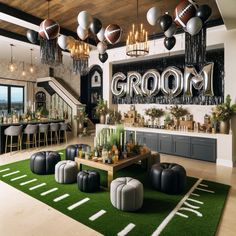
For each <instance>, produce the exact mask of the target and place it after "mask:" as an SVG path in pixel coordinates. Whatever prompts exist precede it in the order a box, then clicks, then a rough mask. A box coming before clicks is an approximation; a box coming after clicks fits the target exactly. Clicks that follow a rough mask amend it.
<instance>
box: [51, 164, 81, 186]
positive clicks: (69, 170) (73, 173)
mask: <svg viewBox="0 0 236 236" xmlns="http://www.w3.org/2000/svg"><path fill="white" fill-rule="evenodd" d="M77 174H78V166H77V164H76V162H75V161H70V160H69V161H60V162H58V163H57V164H56V166H55V180H56V182H58V183H60V184H71V183H75V182H76V178H77Z"/></svg>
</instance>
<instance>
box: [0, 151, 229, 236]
mask: <svg viewBox="0 0 236 236" xmlns="http://www.w3.org/2000/svg"><path fill="white" fill-rule="evenodd" d="M61 155H62V157H63V156H64V152H61ZM25 175H26V176H25ZM101 175H102V176H101V177H102V180H103V181H106V177H105V173H104V172H101ZM22 176H23V177H22ZM117 176H131V177H134V178H136V179H139V180H140V181H141V182H142V183H143V184H144V202H143V207H142V208H141V209H140V210H139V211H137V212H133V213H130V212H122V211H119V210H117V209H116V208H114V207H113V206H112V204H111V203H110V198H109V192H108V191H107V190H101V191H100V192H97V193H83V192H80V191H79V190H78V188H77V184H67V185H65V184H58V183H56V182H55V180H54V175H36V174H33V173H32V172H31V171H30V168H29V160H24V161H19V162H15V163H12V164H8V165H4V166H0V180H2V181H3V182H5V183H7V184H9V185H11V186H13V187H15V188H17V189H19V190H20V191H22V192H24V193H26V194H28V195H30V196H32V197H34V198H36V199H38V200H39V201H41V202H44V203H46V204H47V205H49V206H51V207H53V208H55V209H57V210H58V211H60V212H62V213H64V214H65V215H67V216H69V217H72V218H73V219H75V220H77V221H79V222H81V223H83V224H85V225H87V226H89V227H90V228H92V229H94V230H96V231H98V232H100V233H102V234H104V235H108V236H111V235H117V234H118V233H119V232H123V229H125V228H126V229H127V230H130V231H129V233H128V235H138V236H139V235H140V236H145V235H152V234H153V235H158V234H159V233H160V235H191V236H193V235H204V236H205V235H214V234H215V232H216V230H217V225H218V223H219V220H220V217H221V214H222V210H223V208H224V204H225V201H226V197H227V194H228V191H229V186H228V185H224V184H220V183H215V182H210V181H205V180H202V181H201V180H199V179H196V178H192V177H188V178H187V187H186V190H185V192H184V193H183V194H181V195H167V194H164V193H160V192H157V191H154V190H152V188H151V187H150V186H149V182H148V176H147V174H146V172H145V171H144V170H143V169H142V168H141V167H140V166H139V165H134V166H130V167H129V168H126V169H124V170H122V171H120V172H118V173H117ZM32 179H36V180H35V181H34V182H28V183H27V184H25V185H22V183H25V182H27V181H30V180H32ZM42 183H45V184H46V185H42V186H41V187H39V188H36V189H33V190H30V188H32V187H34V186H36V185H39V184H42ZM54 188H58V189H56V190H54V191H52V192H49V193H48V194H46V195H44V196H42V195H41V193H43V192H47V191H48V190H51V189H54ZM191 191H192V193H191V194H190V192H191ZM65 194H69V196H68V197H66V198H64V199H61V200H60V201H57V202H55V201H54V199H56V198H58V197H60V196H62V195H65ZM65 196H67V195H65ZM82 199H86V200H88V199H89V200H88V201H87V202H85V203H84V204H82V205H80V206H78V207H76V208H74V209H73V210H68V209H67V207H69V206H71V205H73V204H74V203H76V202H78V201H80V200H82ZM101 210H103V211H101ZM100 211H101V213H104V214H102V215H101V216H100V217H98V218H97V219H96V220H94V221H91V220H90V219H89V218H90V217H91V216H93V215H94V214H96V213H98V212H100ZM127 226H128V227H127ZM120 235H122V234H120ZM123 235H124V234H123Z"/></svg>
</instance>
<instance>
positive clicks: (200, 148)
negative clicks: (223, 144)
mask: <svg viewBox="0 0 236 236" xmlns="http://www.w3.org/2000/svg"><path fill="white" fill-rule="evenodd" d="M190 156H191V158H194V159H198V160H203V161H211V162H216V139H210V138H197V137H196V138H195V137H194V138H193V137H192V138H191V153H190Z"/></svg>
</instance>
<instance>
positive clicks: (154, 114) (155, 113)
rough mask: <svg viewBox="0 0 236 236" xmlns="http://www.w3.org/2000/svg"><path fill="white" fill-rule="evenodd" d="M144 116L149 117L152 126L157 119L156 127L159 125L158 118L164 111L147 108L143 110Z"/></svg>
mask: <svg viewBox="0 0 236 236" xmlns="http://www.w3.org/2000/svg"><path fill="white" fill-rule="evenodd" d="M145 115H147V116H150V117H151V120H152V126H153V125H154V120H155V119H156V118H157V119H158V125H159V123H160V117H162V116H163V115H164V111H163V110H162V109H158V108H154V107H153V108H148V109H146V110H145Z"/></svg>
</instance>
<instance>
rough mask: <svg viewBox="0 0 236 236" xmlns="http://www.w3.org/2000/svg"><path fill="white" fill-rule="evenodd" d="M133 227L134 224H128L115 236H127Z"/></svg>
mask: <svg viewBox="0 0 236 236" xmlns="http://www.w3.org/2000/svg"><path fill="white" fill-rule="evenodd" d="M134 227H135V224H133V223H129V224H128V225H127V226H126V227H125V228H124V229H122V230H121V231H120V232H119V233H118V234H117V236H125V235H127V234H128V233H129V232H130V231H131V230H132V229H133V228H134Z"/></svg>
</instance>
